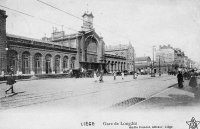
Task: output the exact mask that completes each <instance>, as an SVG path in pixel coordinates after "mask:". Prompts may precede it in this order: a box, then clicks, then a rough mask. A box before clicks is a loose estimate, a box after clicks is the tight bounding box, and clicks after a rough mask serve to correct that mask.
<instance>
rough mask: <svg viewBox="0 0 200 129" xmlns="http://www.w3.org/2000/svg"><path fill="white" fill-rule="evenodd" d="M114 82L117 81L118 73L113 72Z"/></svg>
mask: <svg viewBox="0 0 200 129" xmlns="http://www.w3.org/2000/svg"><path fill="white" fill-rule="evenodd" d="M113 76H114V80H116V72H113Z"/></svg>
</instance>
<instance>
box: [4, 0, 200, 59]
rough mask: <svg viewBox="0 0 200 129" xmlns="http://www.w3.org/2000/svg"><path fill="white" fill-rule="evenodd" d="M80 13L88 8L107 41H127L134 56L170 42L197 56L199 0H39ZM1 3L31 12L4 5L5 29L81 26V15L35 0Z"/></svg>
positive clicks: (26, 32) (31, 31) (27, 32)
mask: <svg viewBox="0 0 200 129" xmlns="http://www.w3.org/2000/svg"><path fill="white" fill-rule="evenodd" d="M41 1H44V2H46V3H49V4H52V5H54V6H56V7H58V8H59V9H62V10H64V11H66V12H69V13H71V14H73V15H75V16H78V17H80V18H81V16H82V15H83V13H84V11H86V10H89V11H92V13H93V15H94V28H95V31H96V32H97V33H98V34H100V35H101V36H102V37H103V38H104V41H105V43H106V44H107V45H113V44H118V43H121V44H128V43H129V42H131V43H132V45H133V46H134V48H135V51H136V56H144V55H145V56H151V57H152V46H153V45H155V46H157V47H158V46H159V45H167V44H171V45H172V46H173V47H175V48H180V49H182V50H183V51H184V52H185V54H186V55H187V56H188V57H189V58H191V59H193V60H195V61H198V62H199V61H200V1H199V0H41ZM0 4H1V5H4V6H7V7H9V8H12V9H16V10H19V11H22V12H24V13H27V14H30V15H32V16H35V18H31V17H28V16H25V15H22V14H19V13H15V12H13V11H9V10H7V9H4V8H1V7H0V8H1V9H4V10H6V11H7V15H8V18H7V33H10V34H16V35H21V36H27V37H31V38H37V39H40V38H41V37H43V36H44V35H45V34H46V35H47V36H50V35H51V33H52V30H53V29H52V27H53V26H54V27H57V28H58V29H59V30H61V26H57V25H55V24H50V23H47V22H44V21H41V20H39V18H42V19H45V20H48V21H51V22H54V23H56V24H59V25H64V26H65V27H64V30H65V31H66V33H76V32H75V31H72V30H69V29H67V27H70V28H73V29H75V30H77V31H78V30H80V28H81V25H82V21H81V20H79V19H77V18H74V17H72V16H69V15H67V14H65V13H63V12H59V11H57V10H55V9H53V8H51V7H48V6H46V5H44V4H42V3H40V2H38V1H37V0H0ZM87 5H88V6H87Z"/></svg>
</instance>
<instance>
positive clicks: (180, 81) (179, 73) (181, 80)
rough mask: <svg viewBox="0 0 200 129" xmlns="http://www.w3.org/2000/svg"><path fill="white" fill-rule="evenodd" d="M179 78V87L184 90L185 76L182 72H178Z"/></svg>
mask: <svg viewBox="0 0 200 129" xmlns="http://www.w3.org/2000/svg"><path fill="white" fill-rule="evenodd" d="M177 78H178V87H179V88H183V75H182V73H181V71H179V72H178V75H177Z"/></svg>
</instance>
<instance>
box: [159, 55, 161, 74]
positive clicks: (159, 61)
mask: <svg viewBox="0 0 200 129" xmlns="http://www.w3.org/2000/svg"><path fill="white" fill-rule="evenodd" d="M159 76H161V71H160V55H159Z"/></svg>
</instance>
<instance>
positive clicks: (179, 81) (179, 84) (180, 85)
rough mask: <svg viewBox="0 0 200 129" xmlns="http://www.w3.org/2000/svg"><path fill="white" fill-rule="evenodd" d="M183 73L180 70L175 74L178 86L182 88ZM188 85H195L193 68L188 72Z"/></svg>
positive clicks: (195, 78) (195, 79)
mask: <svg viewBox="0 0 200 129" xmlns="http://www.w3.org/2000/svg"><path fill="white" fill-rule="evenodd" d="M183 78H184V77H183V74H182V72H181V71H179V72H178V75H177V79H178V86H179V88H183V82H184V79H183ZM189 86H190V87H197V77H196V74H195V72H194V70H192V71H191V72H190V80H189Z"/></svg>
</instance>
